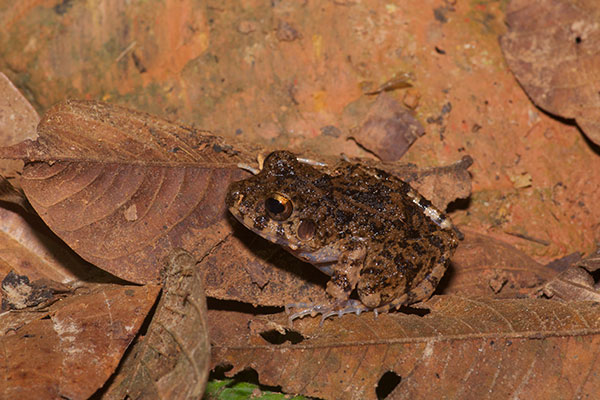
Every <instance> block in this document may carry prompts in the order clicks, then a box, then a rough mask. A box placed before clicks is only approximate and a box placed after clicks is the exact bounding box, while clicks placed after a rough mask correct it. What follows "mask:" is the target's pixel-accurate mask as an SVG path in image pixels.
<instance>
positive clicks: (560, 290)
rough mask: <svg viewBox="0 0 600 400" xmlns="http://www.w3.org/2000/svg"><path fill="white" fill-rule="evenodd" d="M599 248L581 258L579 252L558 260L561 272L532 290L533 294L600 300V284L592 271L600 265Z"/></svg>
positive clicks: (563, 298) (557, 298)
mask: <svg viewBox="0 0 600 400" xmlns="http://www.w3.org/2000/svg"><path fill="white" fill-rule="evenodd" d="M598 255H599V250H598V249H597V250H596V252H594V253H592V254H590V255H589V256H587V257H585V258H583V259H581V255H580V254H579V253H575V254H571V255H569V256H567V257H564V258H563V259H561V260H558V261H557V262H554V263H552V265H556V264H557V263H560V265H561V267H562V268H561V270H562V271H560V273H559V274H558V275H557V276H556V277H555V278H554V279H552V280H550V281H549V282H547V283H545V284H544V285H543V286H541V287H540V288H537V289H536V290H534V291H532V293H531V296H533V297H540V296H542V295H543V296H546V297H548V298H552V299H555V300H562V301H597V302H600V286H599V285H598V284H597V283H596V282H595V280H594V276H593V275H592V274H591V272H594V271H597V269H598V267H599V266H600V263H599V262H598V261H599V258H598Z"/></svg>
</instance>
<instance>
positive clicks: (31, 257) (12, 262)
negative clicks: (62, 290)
mask: <svg viewBox="0 0 600 400" xmlns="http://www.w3.org/2000/svg"><path fill="white" fill-rule="evenodd" d="M0 220H2V224H1V229H0V276H6V274H8V273H9V272H10V271H11V270H14V271H15V272H16V273H18V274H20V275H27V276H28V277H29V279H31V280H38V279H42V278H43V279H48V280H52V281H56V282H60V283H72V282H74V281H84V280H89V279H91V278H93V279H95V280H97V279H106V278H107V275H108V274H106V273H104V272H103V271H101V270H99V269H97V268H95V267H94V266H93V265H91V264H89V263H87V262H85V261H84V260H82V259H81V258H80V257H79V256H78V255H77V254H75V253H74V252H73V250H71V249H70V248H69V247H67V246H66V245H65V244H64V242H62V241H61V240H60V239H59V238H57V237H56V236H55V235H54V234H53V233H52V232H51V231H50V230H49V229H48V227H47V226H46V225H44V223H43V222H42V221H41V220H40V218H39V217H38V216H35V215H31V214H27V213H24V212H22V210H20V209H17V210H8V209H6V208H2V207H0Z"/></svg>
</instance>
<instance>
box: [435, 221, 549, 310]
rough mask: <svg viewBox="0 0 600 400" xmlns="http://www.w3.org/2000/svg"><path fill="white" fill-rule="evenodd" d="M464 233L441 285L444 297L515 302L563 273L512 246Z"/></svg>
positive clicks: (471, 233)
mask: <svg viewBox="0 0 600 400" xmlns="http://www.w3.org/2000/svg"><path fill="white" fill-rule="evenodd" d="M464 233H465V239H464V240H463V241H462V242H461V244H460V246H458V248H457V249H456V252H455V253H454V256H453V257H452V262H451V268H450V269H449V270H448V272H447V273H446V274H447V276H446V277H445V279H444V281H442V282H443V283H442V286H443V293H447V294H454V293H458V294H461V295H468V296H482V297H496V298H514V297H519V296H525V295H527V294H529V293H530V291H531V290H532V288H535V287H538V286H540V285H541V284H543V283H545V282H547V281H549V280H551V279H552V278H554V277H555V276H557V275H558V274H559V272H560V271H556V270H554V269H552V268H548V267H546V266H543V265H541V264H539V263H538V262H536V261H535V260H533V259H532V258H531V257H529V256H528V255H527V254H525V253H523V252H522V251H520V250H518V249H517V248H516V247H514V246H512V245H509V244H507V243H504V242H501V241H499V240H497V239H493V238H491V237H489V236H485V235H481V234H478V233H476V232H472V231H469V230H466V231H465V232H464ZM444 282H445V284H444Z"/></svg>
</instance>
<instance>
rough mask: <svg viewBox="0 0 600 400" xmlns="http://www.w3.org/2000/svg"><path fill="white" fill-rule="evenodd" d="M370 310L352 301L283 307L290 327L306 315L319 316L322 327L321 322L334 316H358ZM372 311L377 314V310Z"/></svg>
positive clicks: (296, 304)
mask: <svg viewBox="0 0 600 400" xmlns="http://www.w3.org/2000/svg"><path fill="white" fill-rule="evenodd" d="M371 310H373V309H371V308H369V307H367V306H365V305H364V304H363V303H361V302H360V301H359V300H354V299H348V300H340V301H336V302H334V303H332V304H314V303H295V304H288V305H286V306H285V312H286V314H288V315H289V317H288V319H289V321H290V325H291V324H292V321H293V320H295V319H296V318H302V317H305V316H307V315H310V316H311V317H316V316H317V315H319V314H321V323H320V325H323V321H325V320H326V319H327V318H329V317H331V316H334V315H337V316H338V317H341V316H342V315H344V314H352V313H354V314H356V315H360V313H362V312H364V311H371ZM374 311H375V312H376V313H377V310H374Z"/></svg>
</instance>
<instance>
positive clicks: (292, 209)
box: [226, 151, 458, 319]
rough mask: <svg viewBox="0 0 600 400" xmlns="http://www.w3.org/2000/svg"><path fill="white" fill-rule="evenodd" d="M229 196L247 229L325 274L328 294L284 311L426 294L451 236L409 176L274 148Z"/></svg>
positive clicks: (406, 300)
mask: <svg viewBox="0 0 600 400" xmlns="http://www.w3.org/2000/svg"><path fill="white" fill-rule="evenodd" d="M226 203H227V206H228V207H229V210H230V212H231V213H232V214H233V215H234V216H235V217H236V218H237V219H238V220H239V221H240V222H241V223H242V224H244V225H245V226H246V227H247V228H249V229H251V230H252V231H254V232H256V233H257V234H259V235H260V236H262V237H263V238H265V239H267V240H269V241H271V242H273V243H277V244H279V245H282V246H284V247H285V248H286V249H287V250H288V251H289V252H290V253H292V254H293V255H294V256H296V257H298V258H300V259H301V260H304V261H306V262H309V263H311V264H313V265H314V266H315V267H317V268H319V269H320V270H321V271H323V272H324V273H326V274H328V275H330V276H331V278H330V280H329V282H328V283H327V293H328V294H329V295H330V296H331V297H332V298H333V301H332V303H331V304H326V305H308V304H300V305H294V306H293V307H295V308H299V310H297V311H296V312H295V313H294V314H293V315H292V316H291V319H294V318H297V317H302V316H304V315H308V314H311V315H315V314H322V317H323V319H325V318H327V317H328V316H330V315H335V314H337V315H342V314H345V313H350V312H355V313H357V314H359V313H360V312H362V311H368V310H372V311H375V313H378V312H383V311H388V310H390V309H392V308H395V307H399V306H402V305H407V304H411V303H415V302H418V301H421V300H425V299H427V298H429V297H430V296H431V294H432V293H433V291H434V290H435V288H436V286H437V284H438V282H439V281H440V279H441V278H442V276H443V275H444V272H445V271H446V268H447V262H448V258H449V257H450V255H451V254H452V252H453V251H454V249H455V248H456V246H457V245H458V238H457V233H456V232H458V231H457V230H456V229H455V228H454V227H453V226H452V223H451V222H450V220H449V219H448V218H447V217H446V216H445V215H444V214H442V213H441V212H440V211H439V210H437V209H436V208H435V207H433V206H432V205H431V203H430V202H429V201H428V200H426V199H425V198H423V197H422V196H421V195H419V194H418V193H417V192H416V191H415V190H414V189H412V188H411V187H410V185H408V184H407V183H405V182H404V181H402V180H400V179H398V178H396V177H394V176H392V175H390V174H388V173H386V172H385V171H382V170H379V169H375V168H371V167H367V166H364V165H361V164H355V163H350V162H347V161H341V162H339V163H338V165H336V166H335V167H334V168H333V169H328V168H326V167H323V166H321V167H319V166H314V165H310V164H309V163H307V162H306V161H305V160H302V159H297V158H296V156H294V155H293V154H292V153H290V152H287V151H275V152H273V153H271V154H269V155H268V156H267V158H266V159H265V160H264V165H263V167H262V170H260V172H257V174H256V175H255V176H252V177H250V178H248V179H245V180H242V181H238V182H234V183H232V184H231V186H230V187H229V190H228V193H227V199H226ZM355 289H356V294H357V295H358V299H360V301H359V300H356V299H352V298H351V297H350V296H351V294H352V293H353V291H354V290H355Z"/></svg>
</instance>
